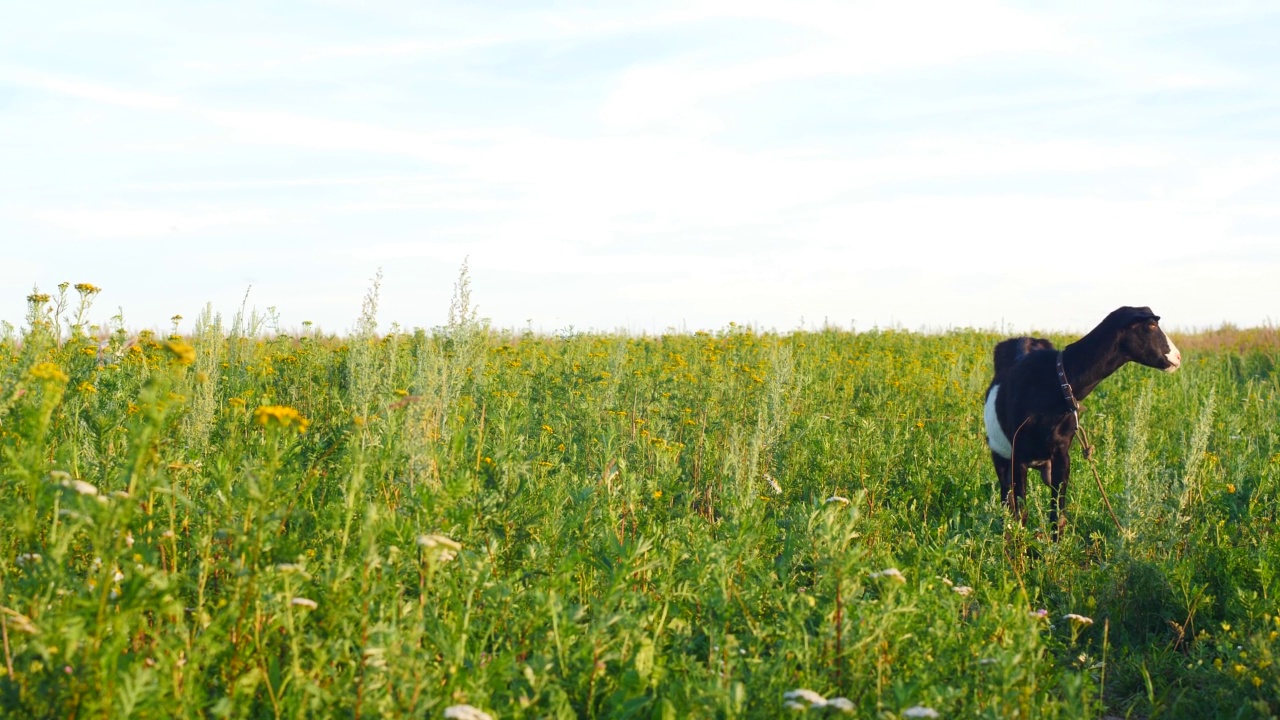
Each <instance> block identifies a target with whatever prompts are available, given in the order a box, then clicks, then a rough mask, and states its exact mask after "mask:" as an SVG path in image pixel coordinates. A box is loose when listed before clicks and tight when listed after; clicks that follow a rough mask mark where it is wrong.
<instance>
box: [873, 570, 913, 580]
mask: <svg viewBox="0 0 1280 720" xmlns="http://www.w3.org/2000/svg"><path fill="white" fill-rule="evenodd" d="M871 577H872V579H875V578H890V579H892V580H895V581H897V582H900V583H904V582H906V581H907V578H906V576H904V575H903V574H902V571H901V570H899V569H898V568H885V569H884V570H881V571H880V572H873V573H871Z"/></svg>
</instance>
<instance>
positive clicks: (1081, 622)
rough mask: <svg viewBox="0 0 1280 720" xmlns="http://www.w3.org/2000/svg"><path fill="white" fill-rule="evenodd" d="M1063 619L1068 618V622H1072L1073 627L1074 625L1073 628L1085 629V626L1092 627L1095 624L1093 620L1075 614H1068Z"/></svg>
mask: <svg viewBox="0 0 1280 720" xmlns="http://www.w3.org/2000/svg"><path fill="white" fill-rule="evenodd" d="M1062 617H1064V618H1066V619H1067V620H1070V621H1071V625H1072V626H1074V627H1085V626H1088V625H1092V624H1093V618H1090V617H1085V616H1084V615H1077V614H1075V613H1067V614H1066V615H1063V616H1062Z"/></svg>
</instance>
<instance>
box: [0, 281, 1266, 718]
mask: <svg viewBox="0 0 1280 720" xmlns="http://www.w3.org/2000/svg"><path fill="white" fill-rule="evenodd" d="M96 293H97V288H95V287H93V286H90V285H78V286H75V288H68V287H67V286H65V285H64V286H63V287H62V288H61V294H59V295H57V296H49V295H43V294H41V293H39V292H36V293H33V294H32V296H31V297H30V298H29V300H30V313H29V316H28V317H27V319H26V322H25V323H24V325H23V327H22V328H20V329H17V328H9V329H8V331H7V332H6V333H5V335H4V337H3V338H2V339H0V497H3V498H4V502H3V503H0V612H2V613H3V617H4V621H3V622H2V623H0V630H3V637H2V640H3V655H4V657H3V667H0V708H3V709H4V711H5V712H6V713H7V714H9V715H12V716H23V717H131V716H132V717H175V716H176V717H310V716H339V715H342V716H365V717H415V718H420V717H442V716H446V714H447V715H448V716H452V717H467V716H474V717H482V715H475V714H472V715H468V713H476V712H481V711H482V712H484V713H488V714H489V715H491V716H493V717H499V718H517V717H527V718H535V717H570V718H572V717H633V716H634V717H646V718H648V717H654V718H676V717H680V718H684V717H777V716H779V715H781V714H783V713H785V712H791V711H794V712H796V713H807V714H813V715H818V714H823V715H837V714H840V713H842V712H851V713H853V714H854V715H856V716H858V717H882V718H894V717H933V716H935V713H936V716H939V717H956V718H961V717H963V718H971V717H989V718H1010V717H1024V718H1039V717H1046V718H1053V717H1064V718H1077V717H1097V716H1099V715H1102V714H1104V713H1105V714H1110V715H1122V716H1123V715H1126V714H1128V715H1131V716H1133V717H1156V716H1167V717H1177V716H1184V717H1214V716H1218V717H1267V716H1271V715H1274V714H1276V713H1280V665H1278V664H1277V657H1278V656H1280V535H1278V534H1277V530H1276V529H1277V514H1278V513H1280V506H1278V504H1277V496H1278V494H1280V493H1277V485H1278V484H1280V370H1278V369H1277V350H1280V344H1277V342H1276V341H1275V332H1274V330H1272V331H1269V334H1268V332H1267V331H1257V332H1255V333H1254V334H1253V335H1252V336H1250V337H1248V338H1245V339H1243V340H1237V339H1232V338H1231V337H1225V336H1224V335H1223V333H1216V334H1214V335H1213V336H1212V337H1209V338H1208V339H1207V340H1205V341H1204V342H1201V343H1198V342H1197V338H1195V337H1189V338H1177V342H1178V344H1179V345H1180V346H1182V347H1183V349H1184V352H1185V355H1186V361H1185V364H1184V368H1183V370H1182V371H1180V372H1179V373H1177V374H1175V375H1171V376H1169V375H1163V374H1160V373H1153V372H1150V371H1148V370H1145V369H1142V368H1136V367H1130V368H1126V369H1125V370H1122V371H1121V372H1120V373H1118V374H1117V375H1116V376H1114V377H1112V378H1111V379H1110V380H1108V381H1107V382H1106V383H1105V384H1104V385H1103V386H1102V387H1101V388H1100V389H1099V390H1098V391H1097V392H1096V393H1095V394H1094V395H1093V396H1092V397H1091V398H1090V400H1089V402H1088V405H1087V412H1085V413H1084V414H1083V415H1082V416H1081V420H1082V423H1083V424H1084V425H1085V426H1086V427H1087V428H1088V429H1089V431H1090V439H1091V440H1093V441H1094V443H1095V444H1096V445H1097V446H1098V452H1097V453H1096V455H1095V458H1094V459H1095V462H1096V465H1097V471H1098V473H1099V475H1100V477H1101V480H1102V482H1103V484H1104V485H1105V488H1106V492H1107V493H1108V496H1109V497H1110V499H1111V501H1112V504H1113V505H1114V506H1115V509H1116V513H1117V515H1118V516H1119V519H1120V522H1121V524H1122V525H1123V531H1121V530H1118V529H1117V528H1116V527H1115V526H1114V525H1113V523H1112V520H1111V518H1110V516H1109V515H1108V514H1107V512H1106V510H1105V507H1104V505H1103V502H1102V498H1101V496H1100V495H1099V492H1098V488H1097V487H1096V486H1095V485H1094V482H1093V478H1092V476H1091V473H1090V472H1089V471H1088V470H1087V469H1086V468H1084V464H1085V462H1084V460H1083V459H1082V458H1080V457H1079V456H1077V460H1076V462H1077V463H1078V465H1077V467H1078V471H1077V473H1075V477H1076V481H1075V483H1074V484H1073V487H1072V488H1071V489H1070V490H1069V492H1070V495H1071V501H1070V512H1071V514H1070V516H1069V517H1070V520H1071V524H1070V526H1069V528H1068V531H1067V532H1066V534H1065V537H1064V539H1063V541H1062V542H1061V543H1059V544H1052V543H1048V542H1046V541H1045V540H1044V536H1045V535H1044V533H1043V531H1044V530H1046V529H1047V528H1046V525H1045V519H1044V510H1045V509H1046V507H1045V506H1046V503H1047V500H1048V493H1047V491H1046V490H1045V489H1044V488H1040V487H1037V488H1033V489H1032V490H1031V492H1030V493H1029V495H1030V500H1031V502H1032V517H1031V521H1030V522H1029V524H1028V526H1027V528H1025V529H1023V528H1020V527H1017V526H1016V525H1014V524H1012V523H1010V522H1008V518H1007V515H1006V513H1005V512H1004V510H1003V509H1002V508H1001V506H1000V505H999V502H998V499H997V497H996V491H995V488H994V485H995V480H994V476H993V472H992V470H991V467H990V465H991V463H990V457H989V454H988V451H987V450H986V447H985V444H984V440H983V438H984V435H983V429H982V426H981V411H980V408H981V396H982V392H983V391H984V390H985V388H986V384H987V382H988V380H989V372H990V369H989V368H990V350H991V347H992V345H993V343H994V341H995V340H996V339H997V338H996V337H995V336H994V335H993V334H991V333H988V332H976V331H961V332H950V333H945V334H934V335H928V334H914V333H908V332H900V331H896V330H882V331H870V332H860V333H851V332H844V331H835V330H829V331H821V332H792V333H787V334H776V333H762V332H757V331H754V330H752V329H750V328H743V327H738V326H735V325H730V326H729V327H728V328H727V329H726V330H723V331H721V332H717V333H714V334H707V333H695V334H671V335H663V336H660V337H627V336H623V335H610V334H572V335H566V336H560V337H547V336H542V335H537V334H532V333H527V332H526V333H523V334H521V333H513V332H504V331H497V330H493V329H491V328H489V327H488V326H487V325H486V324H485V323H484V322H483V321H482V320H480V319H478V318H477V317H476V314H475V311H474V309H473V308H472V306H471V302H470V298H469V293H468V286H467V280H466V276H465V273H464V275H463V277H462V278H461V280H460V282H459V285H458V287H457V289H456V296H455V302H454V306H453V308H452V309H451V312H450V320H449V323H448V324H447V325H446V326H444V327H440V328H436V329H434V330H432V331H423V330H417V331H414V332H402V331H399V330H398V329H394V328H393V329H392V330H391V331H389V332H386V333H381V334H380V333H379V332H378V326H377V323H376V313H377V288H376V286H375V288H374V290H373V291H371V293H370V295H369V297H368V298H367V299H366V302H365V307H364V313H363V315H362V318H361V321H360V323H359V324H358V326H357V328H356V329H355V331H353V332H352V333H351V334H349V335H347V336H345V337H337V336H331V335H325V334H322V333H319V332H316V331H313V330H312V329H310V328H307V329H306V330H305V331H303V332H301V333H297V334H288V333H279V334H272V335H270V336H268V335H265V334H263V332H262V330H263V327H262V324H263V323H262V322H261V318H259V317H257V316H255V315H253V314H249V315H248V316H246V315H245V314H244V313H243V312H242V313H241V314H240V315H238V316H237V317H236V318H235V319H234V320H233V321H232V322H231V323H230V325H229V326H226V325H224V324H223V322H222V320H221V318H219V317H218V316H216V315H214V314H213V313H212V312H206V313H204V314H203V315H202V317H200V318H199V319H198V320H197V321H196V322H195V323H194V327H193V328H192V329H191V330H190V331H189V332H186V333H181V334H180V333H179V332H178V330H179V328H180V327H181V325H180V322H179V320H178V319H175V323H174V332H173V334H172V335H171V336H169V337H162V336H158V335H155V334H152V333H146V332H143V333H141V334H137V335H134V334H131V333H129V332H126V331H125V330H124V329H123V322H122V321H121V320H119V319H118V318H117V319H116V320H115V321H113V325H112V326H111V327H106V328H103V327H92V326H89V325H88V324H87V322H88V321H87V319H86V318H87V317H88V311H89V308H90V305H91V303H92V300H93V298H94V297H95V295H96ZM1239 332H1241V333H1243V332H1245V331H1239ZM1229 334H1230V333H1227V335H1229ZM1054 339H1055V341H1058V340H1066V339H1067V338H1054ZM1197 347H1199V348H1200V349H1198V350H1197V349H1196V348H1197ZM797 690H810V691H812V692H811V693H808V694H806V693H796V692H794V691H797ZM837 698H843V700H838V699H837Z"/></svg>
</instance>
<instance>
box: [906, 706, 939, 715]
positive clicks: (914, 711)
mask: <svg viewBox="0 0 1280 720" xmlns="http://www.w3.org/2000/svg"><path fill="white" fill-rule="evenodd" d="M902 717H904V718H936V717H938V711H937V710H934V709H933V708H931V707H925V706H924V705H912V706H911V707H909V708H907V709H906V710H903V711H902Z"/></svg>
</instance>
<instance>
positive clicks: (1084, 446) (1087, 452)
mask: <svg viewBox="0 0 1280 720" xmlns="http://www.w3.org/2000/svg"><path fill="white" fill-rule="evenodd" d="M1058 383H1059V385H1060V386H1061V387H1062V397H1063V399H1064V400H1066V401H1067V405H1068V406H1069V407H1070V408H1071V414H1072V415H1074V416H1075V418H1076V432H1075V433H1073V434H1072V436H1071V439H1072V440H1073V441H1074V440H1075V436H1076V434H1079V435H1080V450H1081V452H1083V453H1084V459H1085V460H1088V461H1089V469H1090V470H1092V471H1093V481H1094V482H1095V483H1097V484H1098V494H1099V495H1101V496H1102V502H1103V504H1105V505H1106V506H1107V513H1109V514H1110V515H1111V522H1113V523H1115V524H1116V530H1117V531H1118V532H1119V533H1120V534H1121V535H1124V528H1123V527H1122V526H1121V525H1120V520H1119V519H1118V518H1116V511H1115V510H1113V509H1112V507H1111V501H1110V500H1109V499H1107V491H1106V490H1104V489H1103V487H1102V478H1101V477H1099V476H1098V465H1097V463H1095V462H1094V461H1093V444H1092V443H1090V442H1089V436H1088V434H1086V433H1085V431H1084V426H1083V425H1081V424H1080V401H1079V400H1076V396H1075V393H1073V392H1072V391H1071V383H1069V382H1067V373H1066V371H1065V370H1063V369H1062V351H1061V350H1059V351H1058Z"/></svg>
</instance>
